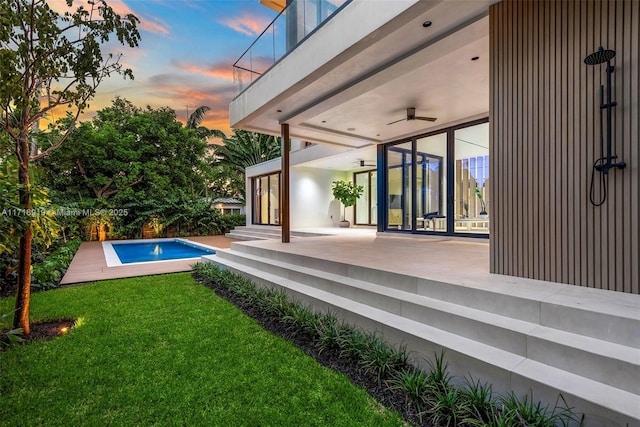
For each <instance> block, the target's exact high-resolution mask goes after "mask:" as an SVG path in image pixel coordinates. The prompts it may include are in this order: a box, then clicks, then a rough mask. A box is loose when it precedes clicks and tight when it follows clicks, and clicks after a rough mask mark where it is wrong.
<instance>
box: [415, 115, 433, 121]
mask: <svg viewBox="0 0 640 427" xmlns="http://www.w3.org/2000/svg"><path fill="white" fill-rule="evenodd" d="M416 120H424V121H425V122H435V121H436V120H438V119H436V118H435V117H420V116H416Z"/></svg>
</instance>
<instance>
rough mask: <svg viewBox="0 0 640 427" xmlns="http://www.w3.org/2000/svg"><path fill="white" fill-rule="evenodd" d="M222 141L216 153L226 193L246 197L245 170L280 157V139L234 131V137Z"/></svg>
mask: <svg viewBox="0 0 640 427" xmlns="http://www.w3.org/2000/svg"><path fill="white" fill-rule="evenodd" d="M222 141H223V142H224V145H221V146H217V147H216V152H215V156H216V158H217V159H218V161H219V164H220V167H219V169H218V172H219V174H220V175H221V178H223V179H222V181H224V182H225V185H224V187H225V188H226V192H232V193H234V194H237V195H238V196H240V195H241V196H242V197H244V192H245V188H244V177H245V175H244V170H245V168H247V167H249V166H253V165H257V164H258V163H262V162H266V161H267V160H271V159H275V158H277V157H279V156H280V138H279V137H275V136H271V135H263V134H260V133H253V132H247V131H244V130H238V129H234V130H233V136H231V137H230V138H223V140H222ZM239 177H241V179H238V178H239Z"/></svg>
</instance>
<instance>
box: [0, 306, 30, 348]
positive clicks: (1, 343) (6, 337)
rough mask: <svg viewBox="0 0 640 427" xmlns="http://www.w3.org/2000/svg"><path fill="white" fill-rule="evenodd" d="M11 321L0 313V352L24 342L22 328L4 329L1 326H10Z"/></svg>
mask: <svg viewBox="0 0 640 427" xmlns="http://www.w3.org/2000/svg"><path fill="white" fill-rule="evenodd" d="M12 320H13V319H11V318H10V315H9V314H8V313H0V350H2V349H4V348H5V347H9V346H10V345H12V344H16V343H19V342H23V341H24V338H22V334H23V332H24V331H23V330H22V328H16V329H4V327H3V325H5V324H10V323H9V322H11V321H12Z"/></svg>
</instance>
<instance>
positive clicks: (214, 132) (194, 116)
mask: <svg viewBox="0 0 640 427" xmlns="http://www.w3.org/2000/svg"><path fill="white" fill-rule="evenodd" d="M209 110H211V108H209V107H207V106H206V105H202V106H200V107H198V108H196V109H195V111H194V112H193V113H191V115H190V116H189V118H188V119H187V126H186V127H187V129H193V130H195V132H196V135H198V137H200V138H203V139H206V138H211V137H213V138H226V137H227V136H226V135H225V134H224V132H222V131H221V130H218V129H209V128H207V127H206V126H201V124H202V120H204V115H205V114H206V113H207V111H209Z"/></svg>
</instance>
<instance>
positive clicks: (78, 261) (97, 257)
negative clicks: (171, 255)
mask: <svg viewBox="0 0 640 427" xmlns="http://www.w3.org/2000/svg"><path fill="white" fill-rule="evenodd" d="M187 240H191V241H193V242H196V243H201V244H203V245H206V246H210V247H212V248H214V249H228V248H229V247H230V245H231V243H232V242H234V240H233V239H229V238H227V237H224V236H197V237H189V238H188V239H187ZM191 264H193V260H179V261H165V262H154V263H147V264H142V265H141V264H137V265H123V266H121V267H107V262H106V260H105V258H104V252H103V250H102V242H83V243H82V244H81V245H80V249H78V252H77V253H76V256H75V257H74V258H73V261H71V264H70V265H69V269H68V270H67V272H66V274H65V275H64V277H63V278H62V280H61V281H60V284H61V285H70V284H73V283H82V282H93V281H96V280H107V279H122V278H125V277H136V276H148V275H151V274H164V273H177V272H180V271H189V270H191Z"/></svg>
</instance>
